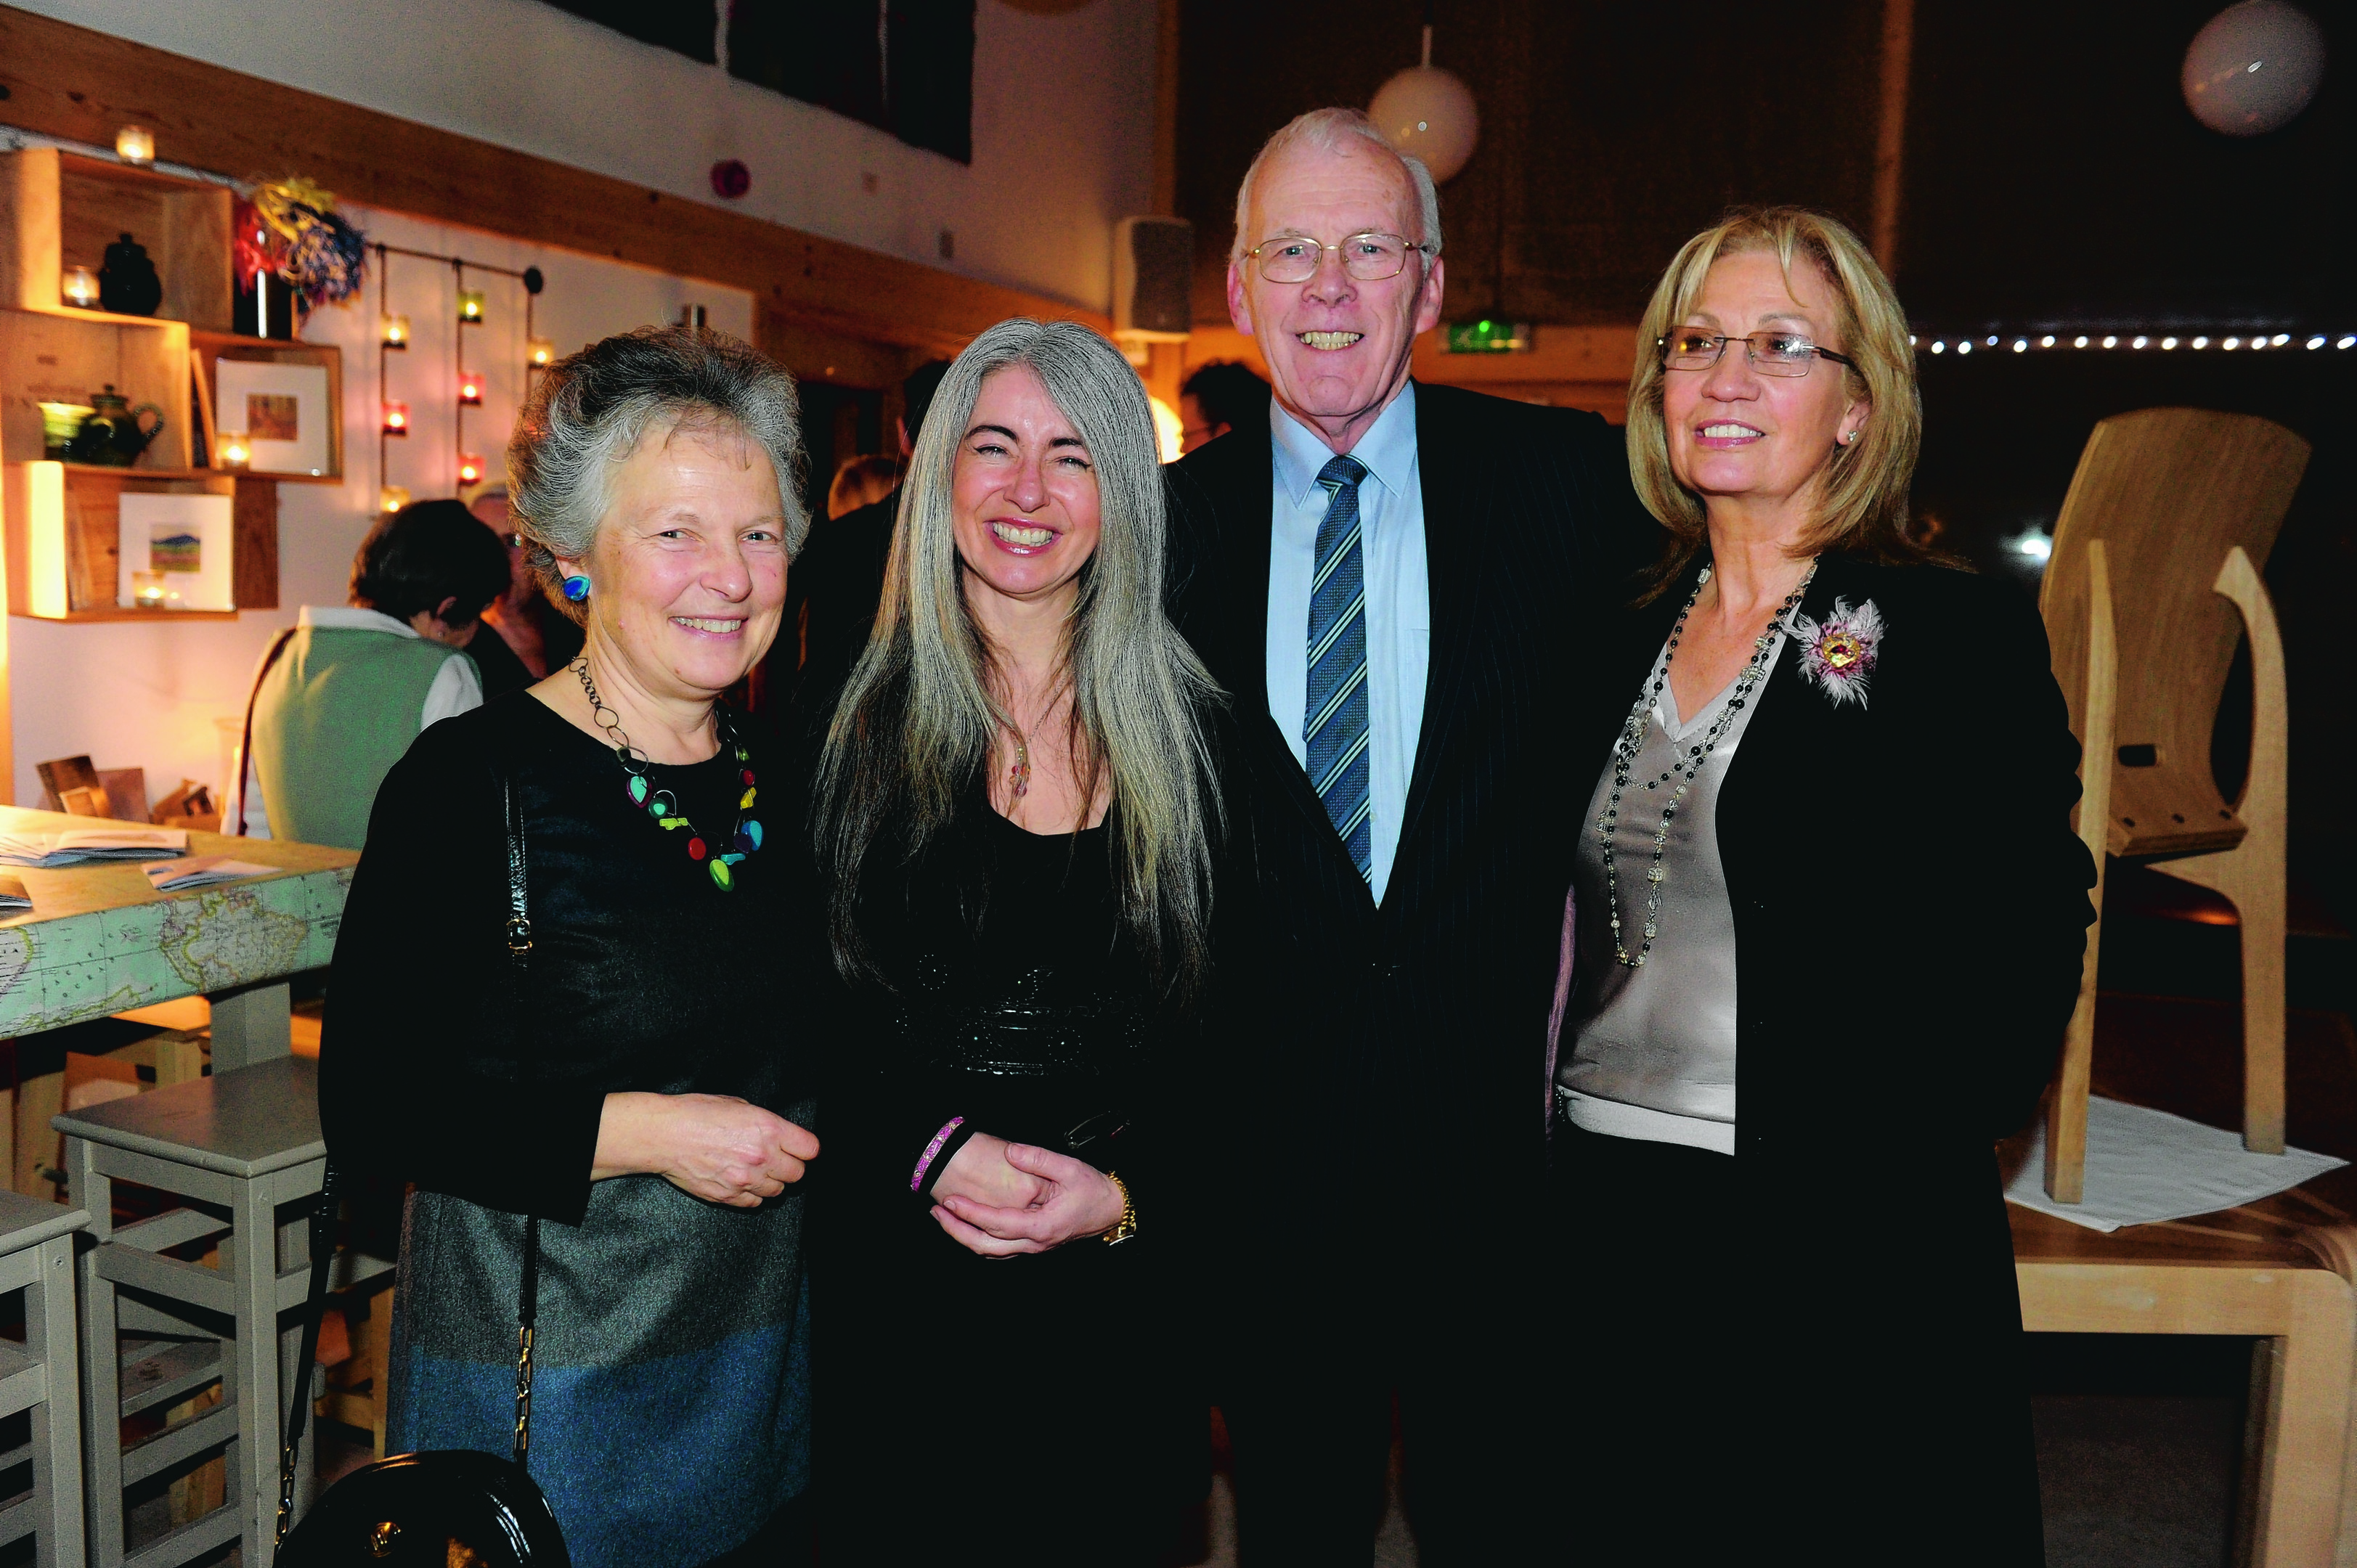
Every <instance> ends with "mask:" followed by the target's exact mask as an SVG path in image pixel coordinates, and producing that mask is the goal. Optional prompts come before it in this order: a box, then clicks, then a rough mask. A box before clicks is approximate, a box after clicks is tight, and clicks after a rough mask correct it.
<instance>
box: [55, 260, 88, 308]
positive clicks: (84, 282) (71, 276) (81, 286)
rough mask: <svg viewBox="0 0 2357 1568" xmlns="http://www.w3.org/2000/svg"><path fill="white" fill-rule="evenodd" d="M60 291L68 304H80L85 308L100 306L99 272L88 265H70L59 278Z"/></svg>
mask: <svg viewBox="0 0 2357 1568" xmlns="http://www.w3.org/2000/svg"><path fill="white" fill-rule="evenodd" d="M58 293H59V295H63V296H64V298H65V302H66V303H67V304H68V305H78V306H81V308H82V309H84V310H96V309H97V308H98V274H96V273H94V272H92V271H91V270H90V269H89V268H88V267H68V268H67V269H66V270H65V274H64V276H62V277H61V278H59V280H58Z"/></svg>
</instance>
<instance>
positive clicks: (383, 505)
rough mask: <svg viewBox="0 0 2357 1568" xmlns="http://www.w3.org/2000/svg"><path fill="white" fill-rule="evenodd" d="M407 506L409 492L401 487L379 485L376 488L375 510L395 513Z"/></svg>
mask: <svg viewBox="0 0 2357 1568" xmlns="http://www.w3.org/2000/svg"><path fill="white" fill-rule="evenodd" d="M408 504H409V491H408V490H407V489H405V488H404V487H403V486H400V485H380V486H379V487H377V492H376V510H379V511H382V512H395V511H399V510H401V509H402V508H403V507H405V506H407V505H408Z"/></svg>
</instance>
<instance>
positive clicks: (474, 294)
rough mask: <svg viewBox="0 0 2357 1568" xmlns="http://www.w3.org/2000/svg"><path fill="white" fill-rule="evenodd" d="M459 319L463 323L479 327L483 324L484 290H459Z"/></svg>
mask: <svg viewBox="0 0 2357 1568" xmlns="http://www.w3.org/2000/svg"><path fill="white" fill-rule="evenodd" d="M458 320H459V322H460V324H461V325H463V326H468V327H479V326H481V325H482V324H483V291H482V290H481V289H479V288H462V289H460V290H459V291H458Z"/></svg>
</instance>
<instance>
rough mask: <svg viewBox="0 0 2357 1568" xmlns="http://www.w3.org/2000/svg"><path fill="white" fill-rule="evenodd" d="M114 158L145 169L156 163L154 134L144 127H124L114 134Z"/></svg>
mask: <svg viewBox="0 0 2357 1568" xmlns="http://www.w3.org/2000/svg"><path fill="white" fill-rule="evenodd" d="M114 156H116V157H118V158H121V159H122V160H123V161H124V163H127V164H132V165H135V166H137V167H140V168H145V167H146V166H148V165H149V164H152V163H154V162H155V161H156V133H155V132H153V131H151V130H149V129H148V128H147V127H146V126H145V125H125V126H124V127H123V129H121V130H120V131H117V132H115V133H114Z"/></svg>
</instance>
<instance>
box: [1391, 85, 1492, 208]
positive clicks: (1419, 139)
mask: <svg viewBox="0 0 2357 1568" xmlns="http://www.w3.org/2000/svg"><path fill="white" fill-rule="evenodd" d="M1367 117H1368V118H1369V119H1371V120H1372V121H1373V122H1374V123H1375V125H1376V128H1377V129H1379V130H1381V131H1382V132H1383V134H1384V135H1386V136H1389V137H1390V138H1391V139H1392V145H1394V146H1395V147H1397V148H1398V149H1399V150H1400V151H1401V152H1404V153H1406V154H1408V155H1410V156H1414V157H1418V158H1422V159H1423V160H1424V166H1425V167H1426V168H1428V169H1430V170H1431V171H1432V177H1433V178H1434V179H1435V180H1446V179H1448V178H1451V177H1454V176H1455V175H1456V173H1457V171H1458V169H1461V168H1463V167H1464V166H1465V160H1466V159H1468V158H1469V157H1471V156H1473V143H1474V141H1475V139H1476V138H1477V137H1479V136H1480V134H1481V113H1480V110H1478V109H1476V108H1475V107H1474V104H1473V90H1472V89H1471V88H1469V87H1467V86H1466V85H1465V84H1464V83H1463V82H1461V81H1458V80H1457V78H1456V77H1454V76H1452V75H1450V74H1449V73H1448V71H1445V70H1441V69H1440V68H1439V67H1437V66H1435V65H1429V64H1426V65H1413V66H1410V67H1408V69H1407V70H1404V71H1402V72H1400V73H1399V74H1398V75H1397V76H1395V77H1393V78H1392V79H1391V80H1390V81H1386V82H1384V83H1383V88H1382V90H1381V91H1378V92H1377V93H1376V94H1375V101H1374V102H1372V103H1370V104H1368V105H1367Z"/></svg>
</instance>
